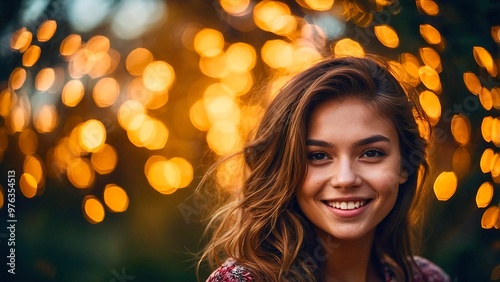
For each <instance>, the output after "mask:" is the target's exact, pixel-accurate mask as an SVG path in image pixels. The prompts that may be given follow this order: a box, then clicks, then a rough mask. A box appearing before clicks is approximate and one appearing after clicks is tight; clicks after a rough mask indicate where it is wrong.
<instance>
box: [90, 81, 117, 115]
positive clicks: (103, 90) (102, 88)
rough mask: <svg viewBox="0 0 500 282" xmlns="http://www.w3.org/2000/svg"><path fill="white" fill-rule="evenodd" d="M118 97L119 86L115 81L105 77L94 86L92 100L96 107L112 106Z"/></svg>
mask: <svg viewBox="0 0 500 282" xmlns="http://www.w3.org/2000/svg"><path fill="white" fill-rule="evenodd" d="M118 95H120V86H119V84H118V82H117V81H116V79H114V78H112V77H105V78H102V79H101V80H99V81H98V82H97V83H96V85H95V86H94V91H93V98H94V102H95V104H96V105H97V106H98V107H101V108H105V107H109V106H111V105H113V104H114V103H115V101H116V99H117V98H118Z"/></svg>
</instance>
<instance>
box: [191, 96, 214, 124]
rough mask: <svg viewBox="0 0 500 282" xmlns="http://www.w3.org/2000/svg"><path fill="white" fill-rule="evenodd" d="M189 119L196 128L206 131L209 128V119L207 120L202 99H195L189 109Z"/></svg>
mask: <svg viewBox="0 0 500 282" xmlns="http://www.w3.org/2000/svg"><path fill="white" fill-rule="evenodd" d="M189 119H190V120H191V123H192V124H193V125H194V127H196V128H197V129H198V130H201V131H208V130H209V129H210V126H211V125H210V121H209V120H208V117H207V113H206V111H205V105H204V101H203V100H197V101H196V102H195V103H194V104H193V105H192V106H191V108H190V109H189Z"/></svg>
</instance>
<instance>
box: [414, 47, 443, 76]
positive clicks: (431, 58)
mask: <svg viewBox="0 0 500 282" xmlns="http://www.w3.org/2000/svg"><path fill="white" fill-rule="evenodd" d="M419 54H420V58H422V61H423V62H424V64H426V65H427V66H429V67H431V68H433V69H434V70H436V72H438V73H440V72H441V71H443V67H442V66H441V57H440V56H439V54H438V52H437V51H436V50H434V49H433V48H431V47H423V48H420V49H419Z"/></svg>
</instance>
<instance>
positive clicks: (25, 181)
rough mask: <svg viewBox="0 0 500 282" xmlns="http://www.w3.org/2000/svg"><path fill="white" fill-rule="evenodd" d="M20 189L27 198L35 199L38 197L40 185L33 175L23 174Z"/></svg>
mask: <svg viewBox="0 0 500 282" xmlns="http://www.w3.org/2000/svg"><path fill="white" fill-rule="evenodd" d="M19 187H20V188H21V192H22V193H23V195H24V196H25V197H26V198H33V197H35V195H36V191H37V189H38V184H37V183H36V180H35V178H34V177H33V176H32V175H31V174H29V173H23V174H21V177H20V179H19Z"/></svg>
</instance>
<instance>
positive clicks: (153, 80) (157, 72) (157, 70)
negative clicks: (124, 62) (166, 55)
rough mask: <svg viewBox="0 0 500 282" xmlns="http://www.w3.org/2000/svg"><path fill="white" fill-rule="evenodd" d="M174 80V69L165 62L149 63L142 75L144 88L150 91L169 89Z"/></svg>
mask: <svg viewBox="0 0 500 282" xmlns="http://www.w3.org/2000/svg"><path fill="white" fill-rule="evenodd" d="M174 80H175V73H174V68H173V67H172V66H171V65H169V64H168V63H166V62H163V61H154V62H151V63H150V64H149V65H148V66H147V67H146V68H145V69H144V73H143V75H142V81H143V83H144V86H145V87H146V88H147V89H149V90H151V91H158V92H160V91H164V90H165V89H169V88H170V87H171V86H172V84H173V83H174Z"/></svg>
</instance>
